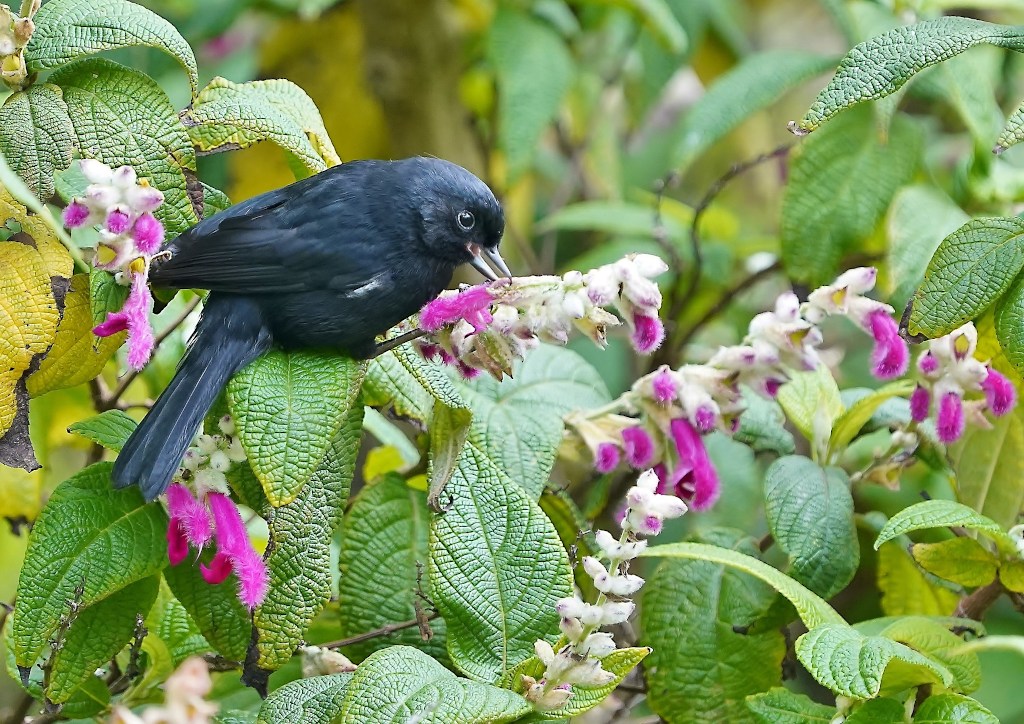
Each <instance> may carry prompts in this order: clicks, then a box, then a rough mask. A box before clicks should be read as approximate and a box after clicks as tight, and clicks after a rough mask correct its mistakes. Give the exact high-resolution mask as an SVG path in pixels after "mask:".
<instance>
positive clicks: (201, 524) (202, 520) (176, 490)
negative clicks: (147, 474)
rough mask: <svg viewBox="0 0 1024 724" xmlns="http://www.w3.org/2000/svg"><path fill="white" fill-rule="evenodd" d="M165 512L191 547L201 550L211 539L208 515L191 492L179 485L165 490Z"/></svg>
mask: <svg viewBox="0 0 1024 724" xmlns="http://www.w3.org/2000/svg"><path fill="white" fill-rule="evenodd" d="M167 511H168V512H169V513H170V514H171V520H172V522H173V521H176V522H177V524H178V525H179V526H180V527H181V530H182V532H183V533H184V534H185V537H186V539H187V541H188V543H190V544H191V545H194V546H195V547H196V548H202V547H203V546H205V545H206V544H207V543H209V542H210V540H212V538H213V528H212V526H211V523H210V514H209V512H207V510H206V508H205V507H204V506H203V504H202V503H200V502H199V501H198V500H196V499H195V497H194V496H193V495H192V491H191V490H189V489H188V488H186V487H185V486H184V485H182V484H181V483H175V484H173V485H171V486H170V487H169V488H167Z"/></svg>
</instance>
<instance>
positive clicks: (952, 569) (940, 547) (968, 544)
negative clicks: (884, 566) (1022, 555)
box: [910, 538, 999, 586]
mask: <svg viewBox="0 0 1024 724" xmlns="http://www.w3.org/2000/svg"><path fill="white" fill-rule="evenodd" d="M910 554H911V555H912V556H914V560H915V561H917V563H918V565H920V566H921V568H923V569H925V570H926V571H928V572H929V573H931V574H932V575H934V576H938V577H939V578H943V579H945V580H947V581H952V582H953V583H959V584H960V585H961V586H984V585H985V584H986V583H991V582H992V581H993V580H994V579H995V577H996V569H997V568H998V567H999V561H998V559H997V558H996V557H995V556H994V555H992V553H990V552H989V551H988V550H987V549H986V548H985V547H984V546H982V545H981V543H979V542H978V541H976V540H974V538H950V539H949V540H944V541H940V542H938V543H915V544H914V545H913V546H912V547H911V549H910Z"/></svg>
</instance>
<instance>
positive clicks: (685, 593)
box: [640, 531, 786, 722]
mask: <svg viewBox="0 0 1024 724" xmlns="http://www.w3.org/2000/svg"><path fill="white" fill-rule="evenodd" d="M713 540H715V541H716V542H718V543H720V544H721V545H723V546H727V547H729V548H731V549H734V550H738V551H741V552H743V553H744V554H746V555H751V556H752V555H754V554H756V551H757V546H756V544H755V543H754V541H753V540H751V539H748V538H741V537H740V536H739V535H736V534H733V533H731V532H728V533H727V532H724V531H719V532H717V534H715V535H714V536H713ZM775 597H776V594H775V591H773V590H772V588H771V587H770V586H768V585H766V584H765V583H762V582H761V581H758V580H756V579H754V578H751V577H750V576H747V575H744V574H743V573H740V572H738V571H734V570H730V569H728V568H726V567H725V566H724V565H722V564H720V563H719V564H716V563H711V562H708V561H695V560H679V559H676V560H673V559H669V560H665V561H662V562H661V564H660V565H659V566H658V567H657V569H656V570H655V571H654V573H653V575H651V576H650V577H649V578H648V581H647V584H646V585H645V586H644V589H643V601H642V604H643V605H642V607H641V609H640V610H641V619H640V623H641V627H642V629H643V635H642V636H641V639H640V641H641V642H642V643H645V644H648V645H649V646H651V647H652V648H653V649H654V651H653V653H652V654H651V655H650V657H649V658H648V662H647V695H648V698H649V701H650V705H651V708H652V709H653V710H654V711H655V712H657V713H658V714H659V715H661V717H662V718H663V719H665V721H668V722H692V721H730V722H744V721H751V719H752V717H751V714H750V712H749V710H748V709H747V706H746V702H745V698H746V697H747V696H748V695H750V694H756V693H758V692H761V691H765V690H766V689H768V688H770V687H772V686H780V685H781V684H782V659H783V657H784V656H785V654H786V641H785V638H784V637H783V635H782V633H781V632H780V631H778V630H770V631H762V632H759V633H747V632H745V631H743V629H745V628H746V627H749V626H750V624H751V623H753V622H754V621H756V620H757V619H758V618H759V617H760V616H761V615H763V614H764V613H765V611H766V610H767V609H768V607H769V606H770V605H771V603H772V601H773V600H774V599H775ZM698 672H699V673H698Z"/></svg>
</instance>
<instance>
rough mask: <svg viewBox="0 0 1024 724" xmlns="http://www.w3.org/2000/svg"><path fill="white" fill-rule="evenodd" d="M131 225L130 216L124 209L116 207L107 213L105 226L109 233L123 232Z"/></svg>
mask: <svg viewBox="0 0 1024 724" xmlns="http://www.w3.org/2000/svg"><path fill="white" fill-rule="evenodd" d="M130 225H131V217H129V216H128V213H127V212H126V211H124V209H122V208H120V207H117V208H114V209H113V210H112V211H111V212H110V213H109V214H107V220H106V227H107V231H109V232H110V233H111V234H123V233H124V232H126V231H128V227H129V226H130Z"/></svg>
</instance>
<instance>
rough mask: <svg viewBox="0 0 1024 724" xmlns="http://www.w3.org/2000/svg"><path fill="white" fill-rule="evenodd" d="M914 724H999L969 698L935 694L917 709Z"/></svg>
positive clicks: (957, 695)
mask: <svg viewBox="0 0 1024 724" xmlns="http://www.w3.org/2000/svg"><path fill="white" fill-rule="evenodd" d="M914 724H999V719H998V718H997V717H996V715H995V714H993V713H992V712H990V711H989V710H988V709H986V708H985V707H984V706H982V705H981V703H980V702H978V701H976V700H974V699H972V698H971V697H969V696H961V695H960V694H936V695H935V696H929V697H928V698H927V699H925V700H924V702H923V703H922V704H921V706H919V707H918V708H917V712H916V713H915V714H914Z"/></svg>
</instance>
